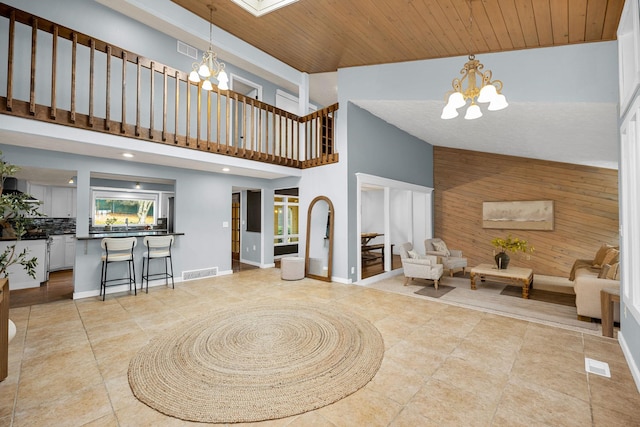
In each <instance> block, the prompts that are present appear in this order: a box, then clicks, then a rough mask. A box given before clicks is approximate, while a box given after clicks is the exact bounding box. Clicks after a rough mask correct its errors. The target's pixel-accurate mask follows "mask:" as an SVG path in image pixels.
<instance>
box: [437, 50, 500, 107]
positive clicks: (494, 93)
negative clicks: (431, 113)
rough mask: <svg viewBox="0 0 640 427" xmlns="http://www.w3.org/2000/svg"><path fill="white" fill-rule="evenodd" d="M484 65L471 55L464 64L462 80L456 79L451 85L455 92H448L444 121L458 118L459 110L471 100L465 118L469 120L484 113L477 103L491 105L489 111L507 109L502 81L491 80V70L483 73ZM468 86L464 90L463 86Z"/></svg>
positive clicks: (461, 72)
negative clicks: (478, 79)
mask: <svg viewBox="0 0 640 427" xmlns="http://www.w3.org/2000/svg"><path fill="white" fill-rule="evenodd" d="M483 68H484V65H482V64H481V63H480V61H478V60H477V59H475V56H474V55H469V61H468V62H467V63H466V64H464V67H463V68H462V70H460V74H462V78H455V79H453V82H452V83H451V85H452V86H453V91H449V92H447V95H448V102H447V105H445V107H444V109H443V110H442V115H441V116H440V118H442V119H453V118H454V117H458V108H461V107H464V106H465V105H467V101H468V100H471V105H469V108H467V112H466V113H465V115H464V118H465V119H467V120H473V119H477V118H478V117H482V111H481V110H480V107H479V106H478V104H477V103H476V102H480V103H486V102H488V103H489V107H488V110H489V111H498V110H502V109H504V108H507V106H508V105H509V104H508V103H507V98H505V96H504V95H502V94H501V93H500V92H501V91H502V82H501V81H500V80H491V78H492V73H491V70H487V71H485V72H482V69H483ZM477 78H480V79H481V80H480V82H481V83H480V86H478V82H477V80H476V79H477ZM465 83H466V85H467V87H466V88H463V87H462V86H463V84H465Z"/></svg>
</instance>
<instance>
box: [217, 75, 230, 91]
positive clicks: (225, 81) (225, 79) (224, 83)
mask: <svg viewBox="0 0 640 427" xmlns="http://www.w3.org/2000/svg"><path fill="white" fill-rule="evenodd" d="M218 87H219V88H220V89H221V90H228V89H229V76H227V73H226V72H225V71H224V70H222V71H220V73H219V74H218Z"/></svg>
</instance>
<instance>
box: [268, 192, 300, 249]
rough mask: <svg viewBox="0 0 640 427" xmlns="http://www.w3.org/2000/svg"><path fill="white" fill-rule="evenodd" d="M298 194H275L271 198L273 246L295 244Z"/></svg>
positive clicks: (296, 237) (296, 238) (296, 241)
mask: <svg viewBox="0 0 640 427" xmlns="http://www.w3.org/2000/svg"><path fill="white" fill-rule="evenodd" d="M298 212H299V198H298V196H286V195H280V194H277V195H276V196H275V197H274V199H273V235H274V239H273V243H274V245H275V246H284V245H291V244H297V243H298V240H299V234H298V233H299V232H298Z"/></svg>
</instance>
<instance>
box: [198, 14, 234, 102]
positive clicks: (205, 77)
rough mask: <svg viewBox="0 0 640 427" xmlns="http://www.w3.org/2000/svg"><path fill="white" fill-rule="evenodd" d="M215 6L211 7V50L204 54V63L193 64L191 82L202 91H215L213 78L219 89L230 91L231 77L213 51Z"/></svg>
mask: <svg viewBox="0 0 640 427" xmlns="http://www.w3.org/2000/svg"><path fill="white" fill-rule="evenodd" d="M214 9H215V8H214V7H213V5H209V49H207V51H206V52H203V53H202V61H200V62H194V63H193V66H192V67H193V70H192V71H191V72H190V73H189V81H191V82H193V83H200V80H202V89H204V90H213V85H212V83H211V80H210V79H211V78H214V79H217V81H218V88H220V89H222V90H227V89H229V85H228V83H229V77H228V76H227V73H226V72H225V71H224V63H222V62H220V61H218V55H217V54H216V53H215V52H214V51H213V10H214Z"/></svg>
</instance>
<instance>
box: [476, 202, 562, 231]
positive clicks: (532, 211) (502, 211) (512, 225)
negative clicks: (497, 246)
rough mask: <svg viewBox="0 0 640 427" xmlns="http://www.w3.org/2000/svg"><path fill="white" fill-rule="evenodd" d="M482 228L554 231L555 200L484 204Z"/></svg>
mask: <svg viewBox="0 0 640 427" xmlns="http://www.w3.org/2000/svg"><path fill="white" fill-rule="evenodd" d="M482 227H483V228H501V229H505V230H553V200H534V201H518V202H483V203H482Z"/></svg>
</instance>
